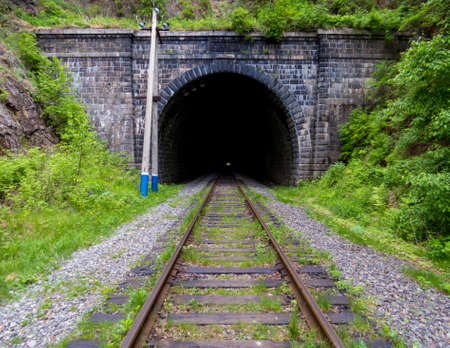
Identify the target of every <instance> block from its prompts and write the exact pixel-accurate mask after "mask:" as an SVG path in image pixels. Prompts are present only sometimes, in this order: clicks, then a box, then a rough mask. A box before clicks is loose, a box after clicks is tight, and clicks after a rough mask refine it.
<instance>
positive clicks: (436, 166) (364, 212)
mask: <svg viewBox="0 0 450 348" xmlns="http://www.w3.org/2000/svg"><path fill="white" fill-rule="evenodd" d="M448 76H450V40H449V38H448V36H444V35H436V36H434V37H433V38H432V39H430V40H421V41H418V42H413V43H412V45H411V47H410V49H408V50H407V51H406V52H405V53H404V54H403V55H402V57H401V59H400V61H399V62H397V63H393V64H392V63H391V64H385V65H382V66H380V69H379V71H378V72H377V73H376V74H375V76H374V81H373V86H372V87H373V92H374V96H373V97H374V98H375V100H376V103H375V107H374V108H373V109H372V110H362V109H357V110H355V111H353V113H352V116H351V119H350V121H349V122H348V123H346V124H345V125H344V126H343V127H342V128H341V130H340V139H341V141H342V150H343V151H342V154H341V160H342V161H344V162H345V163H342V162H340V163H337V164H335V165H333V166H332V167H331V168H330V169H329V170H328V171H327V172H326V173H325V175H323V177H322V178H321V179H320V180H316V181H314V182H312V183H307V184H303V185H302V186H301V187H300V188H299V191H297V192H296V194H297V195H303V196H304V197H305V199H306V198H307V197H314V200H315V201H316V202H319V203H320V204H321V205H323V206H326V207H327V208H328V209H330V210H331V211H332V212H333V213H334V214H336V215H337V216H339V217H341V218H344V219H351V220H353V221H357V222H358V223H359V224H360V225H362V226H363V227H365V226H371V225H372V226H373V225H377V226H378V227H379V228H380V229H381V228H382V229H384V230H386V229H387V230H388V231H390V233H391V234H392V235H394V236H398V237H401V238H403V239H405V240H407V241H410V242H414V243H417V244H423V245H424V246H426V248H427V254H428V257H429V258H430V259H433V260H435V261H436V262H437V263H443V264H447V265H448V262H449V260H450V235H449V229H448V226H449V225H450V149H449V134H450V133H449V130H450V109H449V107H450V88H449V87H450V82H449V80H448ZM356 235H357V234H356ZM380 238H382V236H380Z"/></svg>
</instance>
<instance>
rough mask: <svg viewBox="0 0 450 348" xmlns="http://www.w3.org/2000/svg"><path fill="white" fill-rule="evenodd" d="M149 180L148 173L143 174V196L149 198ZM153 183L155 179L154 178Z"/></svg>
mask: <svg viewBox="0 0 450 348" xmlns="http://www.w3.org/2000/svg"><path fill="white" fill-rule="evenodd" d="M148 179H149V175H148V174H147V173H142V174H141V195H142V196H144V197H147V196H148ZM152 182H153V178H152ZM152 186H153V184H152Z"/></svg>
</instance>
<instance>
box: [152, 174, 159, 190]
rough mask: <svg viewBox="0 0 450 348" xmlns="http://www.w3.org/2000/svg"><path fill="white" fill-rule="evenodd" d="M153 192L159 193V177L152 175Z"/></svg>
mask: <svg viewBox="0 0 450 348" xmlns="http://www.w3.org/2000/svg"><path fill="white" fill-rule="evenodd" d="M152 192H158V175H155V174H152Z"/></svg>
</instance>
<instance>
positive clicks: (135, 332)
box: [120, 178, 217, 348]
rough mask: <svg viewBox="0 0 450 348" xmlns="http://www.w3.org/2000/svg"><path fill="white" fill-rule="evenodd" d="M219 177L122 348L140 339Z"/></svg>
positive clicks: (133, 344)
mask: <svg viewBox="0 0 450 348" xmlns="http://www.w3.org/2000/svg"><path fill="white" fill-rule="evenodd" d="M216 183H217V178H215V179H214V182H213V183H212V185H211V188H210V190H209V192H208V194H207V196H206V198H205V199H204V201H203V203H202V204H201V206H200V208H199V209H198V211H197V213H196V214H195V216H194V218H193V219H192V221H191V223H190V224H189V227H188V228H187V230H186V232H185V233H184V235H183V238H182V239H181V241H180V242H179V243H178V245H177V247H176V249H175V251H174V253H173V255H172V257H171V258H170V260H169V262H168V263H167V264H166V266H165V267H164V270H163V272H162V274H161V276H160V277H159V279H158V282H157V283H156V284H155V286H154V287H153V290H152V292H151V293H150V296H149V297H148V299H147V301H145V303H144V305H143V306H142V308H141V310H140V311H139V313H138V315H137V316H136V319H135V320H134V322H133V326H132V327H131V328H130V330H129V331H128V333H127V335H126V336H125V338H124V340H123V341H122V344H121V345H120V347H121V348H131V347H135V345H136V343H137V342H138V341H139V339H140V333H141V330H142V328H143V327H144V324H145V322H146V320H147V318H148V317H149V315H150V313H151V312H152V310H153V308H154V307H155V305H156V303H157V301H158V298H159V297H160V294H161V291H162V289H163V287H164V285H165V283H166V281H167V279H168V278H169V276H170V274H171V273H172V270H173V268H174V266H175V264H176V262H177V260H178V258H179V257H180V254H181V251H182V249H183V246H184V244H185V243H186V241H187V239H188V238H189V236H190V234H191V232H192V230H193V229H194V226H195V224H196V222H197V220H198V218H199V216H200V213H201V212H202V210H203V208H204V207H205V206H206V204H207V203H208V202H209V200H210V198H211V194H212V192H213V191H214V188H215V187H216Z"/></svg>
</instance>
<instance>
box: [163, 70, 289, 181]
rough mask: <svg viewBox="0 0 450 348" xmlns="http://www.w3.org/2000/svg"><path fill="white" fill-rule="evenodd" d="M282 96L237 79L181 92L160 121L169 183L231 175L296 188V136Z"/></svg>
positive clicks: (215, 77)
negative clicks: (224, 173)
mask: <svg viewBox="0 0 450 348" xmlns="http://www.w3.org/2000/svg"><path fill="white" fill-rule="evenodd" d="M289 117H290V116H289V114H288V112H287V111H286V109H285V108H284V106H283V103H282V102H281V100H280V99H279V98H278V96H277V95H276V94H275V93H274V92H273V91H271V90H270V89H269V88H267V87H266V86H265V85H264V84H262V83H261V82H259V81H257V80H255V79H253V78H250V77H248V76H245V75H241V74H237V73H215V74H211V75H205V76H202V77H200V78H198V79H196V80H194V81H192V82H190V83H188V84H186V85H185V86H183V87H182V88H180V89H179V90H178V91H177V92H176V93H175V94H174V95H173V97H172V98H171V99H170V100H169V102H168V103H167V105H166V106H165V108H164V110H163V111H162V112H161V115H160V118H159V120H160V121H159V128H160V129H159V144H160V147H159V149H160V150H159V162H160V164H159V165H160V177H161V181H163V182H182V181H185V180H189V179H192V178H195V177H197V176H200V175H203V174H207V173H211V172H216V171H223V170H224V169H231V170H233V171H236V172H239V173H242V174H246V175H248V176H252V177H254V178H256V179H258V180H261V179H262V180H269V181H272V182H275V183H278V184H289V183H292V176H293V170H294V159H293V153H294V142H295V141H296V136H295V133H294V134H292V130H291V131H290V130H289V127H288V126H287V119H288V118H289Z"/></svg>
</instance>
